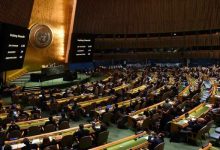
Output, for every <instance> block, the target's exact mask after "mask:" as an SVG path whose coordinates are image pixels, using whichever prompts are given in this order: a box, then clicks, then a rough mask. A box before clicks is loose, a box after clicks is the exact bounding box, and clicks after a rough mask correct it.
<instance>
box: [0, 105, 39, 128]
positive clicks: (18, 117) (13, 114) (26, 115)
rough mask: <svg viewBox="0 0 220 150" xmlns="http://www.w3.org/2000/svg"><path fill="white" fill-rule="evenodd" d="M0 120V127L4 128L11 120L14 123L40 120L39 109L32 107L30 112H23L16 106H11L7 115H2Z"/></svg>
mask: <svg viewBox="0 0 220 150" xmlns="http://www.w3.org/2000/svg"><path fill="white" fill-rule="evenodd" d="M1 115H2V116H1V118H0V126H3V127H5V126H6V124H7V123H10V122H11V121H12V120H13V121H16V122H21V121H27V120H33V119H39V118H41V109H39V108H38V107H36V106H34V107H33V108H32V109H31V110H26V111H25V110H24V109H22V108H20V107H19V108H18V107H17V106H16V104H13V105H12V106H11V107H10V109H8V111H7V113H2V114H1Z"/></svg>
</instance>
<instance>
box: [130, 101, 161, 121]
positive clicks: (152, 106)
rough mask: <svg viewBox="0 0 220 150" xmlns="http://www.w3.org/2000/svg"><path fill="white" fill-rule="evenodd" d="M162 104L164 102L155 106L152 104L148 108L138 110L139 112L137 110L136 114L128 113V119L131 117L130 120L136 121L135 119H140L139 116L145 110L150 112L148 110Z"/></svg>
mask: <svg viewBox="0 0 220 150" xmlns="http://www.w3.org/2000/svg"><path fill="white" fill-rule="evenodd" d="M164 103H165V101H162V102H159V103H156V104H154V105H151V106H149V107H146V108H143V109H140V110H138V111H136V112H134V113H130V114H129V117H131V118H132V119H135V120H137V119H138V118H139V117H140V115H141V114H143V113H144V111H146V110H147V111H150V110H153V109H157V107H158V106H161V105H163V104H164Z"/></svg>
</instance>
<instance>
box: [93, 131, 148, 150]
mask: <svg viewBox="0 0 220 150" xmlns="http://www.w3.org/2000/svg"><path fill="white" fill-rule="evenodd" d="M147 139H148V134H147V133H146V132H143V133H140V134H138V135H132V136H129V137H126V138H123V139H120V140H117V141H114V142H111V143H108V144H105V145H102V146H99V147H95V148H92V149H90V150H126V149H129V150H135V149H137V148H147V147H148V141H147Z"/></svg>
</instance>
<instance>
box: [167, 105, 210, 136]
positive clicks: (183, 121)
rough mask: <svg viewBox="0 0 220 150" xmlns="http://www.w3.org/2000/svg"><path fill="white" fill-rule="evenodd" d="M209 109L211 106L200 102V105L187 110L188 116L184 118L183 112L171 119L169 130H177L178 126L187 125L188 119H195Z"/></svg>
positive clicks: (183, 126)
mask: <svg viewBox="0 0 220 150" xmlns="http://www.w3.org/2000/svg"><path fill="white" fill-rule="evenodd" d="M210 109H211V108H210V107H209V106H207V105H206V104H205V103H201V104H200V105H198V106H196V107H195V108H193V109H192V110H190V111H189V112H187V113H188V114H189V117H188V118H185V114H183V115H181V116H179V117H178V118H176V119H173V120H172V122H171V132H172V133H174V132H178V131H179V128H185V127H187V126H188V120H189V119H197V118H199V117H201V116H203V115H204V114H206V113H207V112H209V110H210Z"/></svg>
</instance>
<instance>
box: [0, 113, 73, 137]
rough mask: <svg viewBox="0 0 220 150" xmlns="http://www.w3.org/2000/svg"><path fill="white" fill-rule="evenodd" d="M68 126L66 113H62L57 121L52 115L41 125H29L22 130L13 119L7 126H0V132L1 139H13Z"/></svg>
mask: <svg viewBox="0 0 220 150" xmlns="http://www.w3.org/2000/svg"><path fill="white" fill-rule="evenodd" d="M69 127H70V126H69V119H68V118H67V117H66V114H64V113H62V114H61V118H60V119H59V120H57V121H56V120H55V119H54V118H53V117H52V116H50V117H49V118H48V121H47V122H45V124H44V125H43V126H30V127H29V128H27V129H24V130H22V129H21V128H20V126H19V125H17V124H16V123H15V121H12V122H11V123H10V125H8V127H7V126H6V128H3V127H2V126H0V132H1V136H2V139H5V140H7V139H8V140H13V139H18V138H21V137H26V136H33V135H38V134H42V133H49V132H53V131H56V130H63V129H67V128H69ZM3 137H4V138H3Z"/></svg>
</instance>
